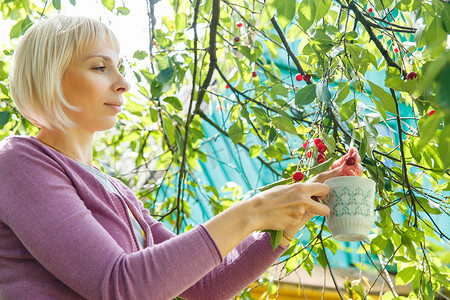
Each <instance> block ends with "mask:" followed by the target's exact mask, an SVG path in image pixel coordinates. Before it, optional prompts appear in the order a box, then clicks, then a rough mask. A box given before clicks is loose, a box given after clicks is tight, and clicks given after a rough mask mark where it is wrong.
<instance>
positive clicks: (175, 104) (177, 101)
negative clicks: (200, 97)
mask: <svg viewBox="0 0 450 300" xmlns="http://www.w3.org/2000/svg"><path fill="white" fill-rule="evenodd" d="M163 101H164V102H167V103H169V104H170V105H172V106H173V108H175V109H176V110H178V111H181V110H182V109H183V104H182V103H181V101H180V99H178V98H177V97H173V96H170V97H166V98H164V99H163Z"/></svg>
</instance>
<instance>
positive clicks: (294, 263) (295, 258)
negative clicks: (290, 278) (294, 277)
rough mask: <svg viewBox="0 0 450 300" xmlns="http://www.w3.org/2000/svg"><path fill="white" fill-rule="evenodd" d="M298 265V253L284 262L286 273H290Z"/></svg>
mask: <svg viewBox="0 0 450 300" xmlns="http://www.w3.org/2000/svg"><path fill="white" fill-rule="evenodd" d="M297 265H298V255H296V256H293V257H290V258H289V259H288V261H287V262H286V274H289V273H291V272H292V271H293V270H295V268H297Z"/></svg>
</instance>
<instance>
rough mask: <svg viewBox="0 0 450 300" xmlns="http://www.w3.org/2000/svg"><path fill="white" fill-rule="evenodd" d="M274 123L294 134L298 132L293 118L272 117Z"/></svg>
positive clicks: (277, 126)
mask: <svg viewBox="0 0 450 300" xmlns="http://www.w3.org/2000/svg"><path fill="white" fill-rule="evenodd" d="M272 122H273V125H274V126H275V127H276V128H278V129H280V130H282V131H285V132H289V133H292V134H297V130H295V126H294V122H292V119H290V118H286V117H272Z"/></svg>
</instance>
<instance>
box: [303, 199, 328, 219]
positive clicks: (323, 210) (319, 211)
mask: <svg viewBox="0 0 450 300" xmlns="http://www.w3.org/2000/svg"><path fill="white" fill-rule="evenodd" d="M306 211H308V212H310V213H313V214H315V215H319V216H327V215H328V214H329V213H330V208H329V207H328V206H327V205H325V204H323V203H321V202H316V201H310V202H309V203H308V207H307V208H306Z"/></svg>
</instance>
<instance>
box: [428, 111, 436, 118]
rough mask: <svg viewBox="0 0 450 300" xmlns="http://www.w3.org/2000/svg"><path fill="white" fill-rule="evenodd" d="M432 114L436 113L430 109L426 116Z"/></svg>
mask: <svg viewBox="0 0 450 300" xmlns="http://www.w3.org/2000/svg"><path fill="white" fill-rule="evenodd" d="M434 113H436V111H435V110H434V109H432V110H430V111H429V112H428V116H429V117H431V116H432V115H433V114H434Z"/></svg>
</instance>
